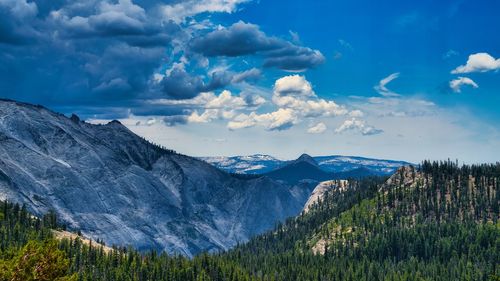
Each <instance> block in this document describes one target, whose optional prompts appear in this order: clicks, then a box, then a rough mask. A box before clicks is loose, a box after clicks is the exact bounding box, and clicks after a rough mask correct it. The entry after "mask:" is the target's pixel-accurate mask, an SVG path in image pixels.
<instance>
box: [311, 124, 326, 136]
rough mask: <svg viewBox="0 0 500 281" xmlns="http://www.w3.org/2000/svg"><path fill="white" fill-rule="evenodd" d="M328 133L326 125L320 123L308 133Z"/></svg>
mask: <svg viewBox="0 0 500 281" xmlns="http://www.w3.org/2000/svg"><path fill="white" fill-rule="evenodd" d="M325 131H326V125H325V123H323V122H319V123H318V124H316V125H313V126H311V127H309V128H308V129H307V132H308V133H310V134H322V133H324V132H325Z"/></svg>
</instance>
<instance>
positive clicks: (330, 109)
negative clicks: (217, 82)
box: [227, 75, 361, 131]
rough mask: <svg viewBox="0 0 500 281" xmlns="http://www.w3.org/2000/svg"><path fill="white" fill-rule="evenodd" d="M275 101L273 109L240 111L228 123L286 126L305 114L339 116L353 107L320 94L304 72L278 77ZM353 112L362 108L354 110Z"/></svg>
mask: <svg viewBox="0 0 500 281" xmlns="http://www.w3.org/2000/svg"><path fill="white" fill-rule="evenodd" d="M272 102H273V105H274V106H276V108H277V109H276V110H275V111H273V112H270V113H261V114H259V113H257V112H251V113H250V114H240V115H237V116H236V117H235V118H234V119H233V120H231V121H230V122H229V123H228V126H227V127H228V128H229V129H230V130H237V129H243V128H250V127H254V126H256V125H261V126H264V127H265V128H266V129H267V130H270V131H273V130H286V129H290V128H291V127H293V126H294V125H295V124H298V123H300V122H301V121H302V120H303V119H304V118H308V119H311V120H312V119H314V118H317V117H335V116H340V115H346V114H348V113H349V111H348V110H347V109H346V108H345V107H343V106H340V105H338V104H337V103H335V102H334V101H330V100H325V99H321V98H319V97H318V96H317V95H316V93H315V92H314V91H313V88H312V85H311V83H309V81H307V80H306V78H305V77H304V76H301V75H288V76H284V77H281V78H279V79H277V80H276V82H275V83H274V87H273V96H272ZM353 112H354V113H353V114H360V113H361V112H360V111H359V110H358V111H353Z"/></svg>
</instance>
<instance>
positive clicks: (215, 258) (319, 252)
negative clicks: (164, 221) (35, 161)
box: [0, 162, 500, 281]
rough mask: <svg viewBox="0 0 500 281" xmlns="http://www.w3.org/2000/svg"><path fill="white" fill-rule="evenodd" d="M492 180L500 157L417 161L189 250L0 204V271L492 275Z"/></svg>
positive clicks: (54, 275) (294, 277) (53, 275)
mask: <svg viewBox="0 0 500 281" xmlns="http://www.w3.org/2000/svg"><path fill="white" fill-rule="evenodd" d="M499 181H500V164H496V165H473V166H462V167H458V166H457V165H456V164H453V163H450V162H441V163H437V162H434V163H430V162H424V163H423V164H422V166H421V169H415V168H413V167H404V168H401V169H399V170H398V171H397V172H396V173H395V174H393V175H392V176H391V177H390V178H389V179H387V180H386V178H385V177H384V179H382V178H376V177H370V178H364V179H362V180H351V181H328V182H323V183H321V184H320V185H318V187H317V188H316V189H315V191H314V192H313V195H312V196H311V198H310V199H311V200H310V201H309V202H308V203H307V204H306V206H308V210H307V212H303V213H302V214H301V215H300V216H298V217H296V218H291V219H288V220H287V221H286V222H285V223H283V224H279V225H277V227H276V228H275V229H273V230H271V231H269V232H267V233H265V234H262V235H258V236H256V237H254V238H252V239H251V240H250V241H249V242H248V243H244V244H240V245H239V246H237V247H235V248H234V249H232V250H230V251H226V252H222V253H217V254H206V253H203V254H200V255H197V256H195V257H193V258H186V257H179V256H171V255H167V254H157V253H154V252H150V253H140V252H137V251H136V250H134V249H132V248H128V249H122V248H105V247H103V245H102V244H100V243H95V242H93V241H89V240H87V239H85V238H83V237H82V236H77V235H76V234H74V233H70V232H65V231H63V229H62V226H61V225H58V224H57V219H56V216H55V214H53V213H49V214H46V215H44V216H43V217H41V218H38V217H35V216H33V214H30V213H29V212H27V210H26V209H25V208H22V207H20V206H19V205H13V204H9V203H6V202H0V237H2V240H0V245H1V247H0V280H61V281H62V280H67V281H69V280H97V281H101V280H102V281H105V280H131V281H132V280H133V281H136V280H137V281H139V280H165V281H167V280H178V281H181V280H182V281H197V280H213V281H225V280H234V281H257V280H276V281H316V280H346V281H347V280H395V281H403V280H404V281H407V280H408V281H420V280H443V281H444V280H446V281H452V280H485V281H486V280H499V278H500V271H499V268H498V260H500V251H498V238H499V237H500V226H499V220H498V219H499V209H500V205H499V204H500V193H499V192H498V187H499V186H498V182H499ZM61 234H63V235H61ZM65 237H71V238H74V239H73V240H68V239H65Z"/></svg>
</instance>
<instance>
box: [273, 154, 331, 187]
mask: <svg viewBox="0 0 500 281" xmlns="http://www.w3.org/2000/svg"><path fill="white" fill-rule="evenodd" d="M264 175H265V176H267V177H269V178H272V179H274V180H277V181H282V182H287V183H289V184H296V183H298V182H300V181H303V180H310V181H316V182H321V181H326V180H329V179H332V178H333V174H332V173H328V172H325V171H323V170H322V169H321V168H320V167H319V166H318V164H317V163H316V161H314V159H313V158H312V157H311V156H309V155H307V154H303V155H301V156H300V157H299V158H297V159H296V160H294V161H291V162H290V163H289V164H286V165H285V166H283V167H281V168H278V169H276V170H273V171H271V172H269V173H266V174H264Z"/></svg>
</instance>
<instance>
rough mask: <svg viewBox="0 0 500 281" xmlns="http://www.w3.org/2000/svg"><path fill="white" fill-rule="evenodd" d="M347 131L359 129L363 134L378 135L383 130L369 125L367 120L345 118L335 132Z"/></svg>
mask: <svg viewBox="0 0 500 281" xmlns="http://www.w3.org/2000/svg"><path fill="white" fill-rule="evenodd" d="M346 131H358V132H360V133H361V134H362V135H363V136H370V135H376V134H380V133H382V132H383V131H382V130H380V129H377V128H375V127H373V126H369V125H367V124H366V122H365V121H363V120H359V119H356V118H351V119H347V120H345V121H344V123H342V125H340V127H338V128H337V129H335V133H337V134H341V133H343V132H346Z"/></svg>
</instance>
